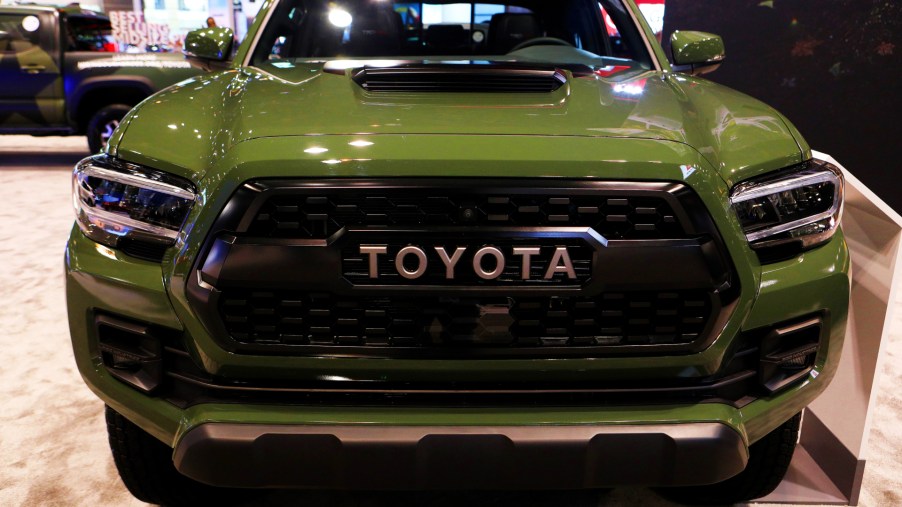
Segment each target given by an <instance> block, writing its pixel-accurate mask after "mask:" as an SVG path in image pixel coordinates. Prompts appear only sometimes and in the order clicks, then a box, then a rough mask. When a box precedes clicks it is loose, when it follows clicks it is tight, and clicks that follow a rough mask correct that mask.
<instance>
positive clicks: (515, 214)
mask: <svg viewBox="0 0 902 507" xmlns="http://www.w3.org/2000/svg"><path fill="white" fill-rule="evenodd" d="M418 193H419V191H417V190H408V191H405V192H398V193H390V194H389V193H386V194H383V195H371V194H370V195H368V194H364V193H360V192H345V193H336V194H331V195H328V196H327V195H278V196H273V197H271V198H270V199H268V200H267V201H266V203H265V204H264V205H263V206H262V208H261V209H260V211H259V212H258V213H257V215H256V216H255V217H254V220H253V222H252V223H251V225H250V228H249V230H248V232H249V233H250V234H252V235H255V236H263V237H277V238H312V239H316V238H327V237H329V236H331V235H332V234H334V233H336V232H337V231H339V230H340V229H341V228H343V227H354V226H357V227H391V226H427V227H428V226H499V227H506V226H519V227H538V226H557V227H591V228H593V229H595V230H596V231H597V232H598V233H599V234H602V235H603V236H604V237H606V238H608V239H671V238H679V237H682V236H683V230H682V228H681V226H680V224H679V223H678V221H677V220H676V218H675V216H674V212H673V210H672V209H671V207H670V205H669V204H668V203H667V201H665V200H664V199H662V198H657V197H644V196H643V197H605V196H591V195H581V196H570V197H568V196H553V195H552V196H548V195H508V196H502V195H497V196H492V195H472V194H470V195H465V196H456V195H441V194H435V193H431V194H426V195H417V194H418Z"/></svg>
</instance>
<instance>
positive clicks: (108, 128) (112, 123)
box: [87, 104, 132, 153]
mask: <svg viewBox="0 0 902 507" xmlns="http://www.w3.org/2000/svg"><path fill="white" fill-rule="evenodd" d="M131 109H132V106H129V105H126V104H110V105H109V106H106V107H102V108H100V109H99V110H98V111H97V112H96V113H94V115H93V116H91V119H90V120H89V121H88V128H87V136H88V147H89V148H90V149H91V153H97V152H99V151H100V150H102V149H103V148H104V147H105V146H106V143H107V141H109V140H110V136H111V135H113V131H114V130H116V127H118V126H119V121H120V120H122V117H124V116H125V114H126V113H128V112H129V111H130V110H131Z"/></svg>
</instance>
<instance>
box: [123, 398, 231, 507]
mask: <svg viewBox="0 0 902 507" xmlns="http://www.w3.org/2000/svg"><path fill="white" fill-rule="evenodd" d="M106 427H107V433H109V437H110V448H111V449H112V451H113V461H115V462H116V469H117V470H118V471H119V477H121V478H122V482H123V483H125V487H126V488H128V490H129V492H131V494H132V495H134V497H135V498H137V499H138V500H141V501H142V502H147V503H152V504H160V505H164V506H180V505H185V506H187V505H234V504H236V503H240V502H242V501H245V500H247V496H248V494H247V491H244V490H232V489H225V488H214V487H212V486H207V485H206V484H202V483H199V482H197V481H194V480H192V479H189V478H188V477H185V476H184V475H182V474H180V473H179V472H178V471H177V470H176V469H175V465H173V464H172V449H171V448H169V446H167V445H166V444H164V443H162V442H160V441H159V440H157V439H156V438H154V437H153V436H151V435H150V434H148V433H147V432H145V431H144V430H142V429H141V428H139V427H138V426H136V425H135V424H133V423H132V422H131V421H129V420H128V419H126V418H125V417H123V416H122V415H121V414H120V413H118V412H116V411H115V410H113V409H112V408H110V407H106Z"/></svg>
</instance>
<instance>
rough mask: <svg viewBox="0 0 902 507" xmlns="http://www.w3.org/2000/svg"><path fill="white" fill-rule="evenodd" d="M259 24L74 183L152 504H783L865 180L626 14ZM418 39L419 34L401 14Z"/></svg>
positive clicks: (681, 42)
mask: <svg viewBox="0 0 902 507" xmlns="http://www.w3.org/2000/svg"><path fill="white" fill-rule="evenodd" d="M445 3H446V2H441V1H438V0H436V1H435V2H433V3H431V4H420V3H416V4H412V3H409V2H405V3H403V4H401V3H394V2H392V1H372V0H340V1H331V2H327V1H325V0H271V1H268V2H266V3H265V4H264V5H263V7H262V9H261V11H260V14H259V15H258V16H257V19H256V21H255V23H254V25H253V27H252V28H251V29H250V31H249V33H248V36H247V38H246V40H245V42H244V43H243V44H242V45H241V47H240V48H239V49H238V50H237V53H235V56H234V57H233V58H231V59H230V58H229V55H231V54H232V51H231V47H230V46H231V44H232V35H231V33H230V31H229V30H227V29H222V28H210V29H203V30H199V31H196V32H192V33H191V34H189V36H188V40H187V43H186V50H187V52H188V54H189V59H190V60H192V61H194V62H196V63H197V64H198V65H202V66H204V67H209V68H219V69H220V70H219V71H218V72H215V73H213V74H207V75H203V76H200V77H197V78H194V79H192V80H189V81H187V82H184V83H181V84H179V85H177V86H175V87H171V88H169V89H167V90H165V91H163V92H161V93H158V94H156V95H154V96H153V97H151V98H150V99H148V100H146V101H144V102H143V103H142V104H140V105H139V106H138V107H136V108H135V109H134V110H132V111H131V112H130V113H129V114H128V115H127V116H126V118H125V119H124V120H123V122H122V124H121V125H119V127H118V128H117V129H116V131H115V133H114V134H113V136H112V137H111V139H110V142H109V144H108V145H107V147H106V149H105V150H104V152H103V153H102V154H99V155H96V156H93V157H91V158H87V159H85V160H83V161H82V162H80V163H79V164H78V166H77V167H76V168H75V171H74V174H73V178H74V185H73V192H74V196H73V197H74V199H73V200H74V205H75V213H76V217H77V219H76V224H75V226H74V227H73V229H72V233H71V237H70V239H69V243H68V247H67V250H66V258H65V265H66V277H67V294H68V310H69V320H70V326H71V334H72V342H73V345H74V352H75V357H76V360H77V362H78V367H79V370H80V371H81V374H82V375H83V376H84V379H85V381H86V382H87V384H88V385H89V386H90V387H91V389H93V390H94V392H96V393H97V395H98V396H99V397H100V398H102V399H103V401H104V402H105V403H106V405H107V406H108V408H107V421H108V429H109V433H110V443H111V446H112V450H113V455H114V458H115V462H116V466H117V467H118V470H119V472H120V475H121V476H122V478H123V481H124V482H125V484H126V486H127V487H128V488H129V490H130V491H131V492H132V493H134V495H135V496H136V497H138V498H140V499H142V500H145V501H149V502H159V503H164V504H179V503H184V504H190V503H192V502H195V503H196V502H198V501H201V500H198V499H202V500H205V501H209V500H210V499H211V498H214V496H213V495H215V497H216V498H219V499H221V500H222V499H225V500H230V499H234V498H235V495H234V494H232V492H233V490H232V489H231V488H242V489H256V488H320V489H354V490H377V489H392V490H449V489H468V490H479V489H521V488H525V489H546V490H547V489H584V488H607V487H614V486H618V485H647V486H653V487H659V488H661V491H663V492H665V493H666V494H668V495H670V496H672V497H674V498H677V499H682V500H684V501H691V502H709V503H721V502H734V501H740V500H746V499H750V498H756V497H759V496H762V495H765V494H767V493H768V492H769V491H771V490H773V489H774V488H775V487H776V485H777V484H778V483H779V482H780V480H781V479H782V476H783V474H784V473H785V471H786V470H787V467H788V465H789V460H790V458H791V457H792V453H793V448H794V446H795V442H796V437H797V434H798V430H799V421H800V415H799V414H800V413H801V412H802V410H803V409H804V408H805V406H806V405H807V404H808V403H809V402H811V401H812V400H813V399H815V397H816V396H817V395H818V394H819V393H820V392H822V391H823V390H824V388H825V387H826V386H827V385H828V383H829V382H830V379H831V378H832V377H833V374H834V372H835V370H836V367H837V364H838V359H839V357H838V356H839V354H840V350H841V348H842V341H843V335H844V329H845V323H846V315H847V308H848V300H849V251H848V249H847V247H846V243H845V241H844V239H843V233H842V229H841V228H840V219H841V214H842V206H843V177H842V173H841V171H840V170H839V169H838V168H837V167H835V166H833V165H831V164H830V163H827V162H825V161H823V160H818V159H817V158H814V157H813V156H812V152H811V150H810V148H809V147H808V145H807V144H806V143H805V141H804V140H803V138H802V137H801V135H800V134H799V133H798V132H797V131H796V130H795V128H794V127H793V126H792V125H791V124H790V123H789V121H787V119H786V118H784V117H783V116H782V115H780V113H778V112H776V111H774V110H773V109H771V108H770V107H768V106H766V105H765V104H762V103H760V102H758V101H756V100H753V99H751V98H749V97H747V96H744V95H742V94H740V93H737V92H734V91H732V90H729V89H727V88H724V87H722V86H718V85H716V84H713V83H711V82H709V81H706V80H704V79H700V78H698V77H695V76H696V75H697V74H701V73H703V72H705V71H709V70H711V69H713V68H715V67H716V66H717V65H719V64H720V63H721V61H722V60H723V57H724V46H723V42H722V41H721V39H720V38H719V37H717V36H714V35H711V34H706V33H699V32H676V33H675V34H673V36H672V47H673V50H672V53H671V54H670V55H665V54H664V52H663V50H662V49H661V46H660V45H659V44H658V43H657V42H656V40H655V38H654V36H653V34H652V33H651V31H650V30H649V28H648V26H647V25H646V23H645V21H644V20H643V19H642V17H641V15H640V13H639V11H638V9H637V8H636V5H635V4H634V2H633V1H632V0H602V1H601V2H598V1H596V0H565V1H554V2H550V1H538V0H511V2H510V3H507V4H504V5H501V4H497V5H496V4H486V3H477V4H467V5H468V7H469V8H468V9H460V8H459V5H460V0H454V4H455V5H454V6H452V5H444V4H445ZM402 11H403V13H404V14H405V15H404V16H401V15H400V14H401V13H402Z"/></svg>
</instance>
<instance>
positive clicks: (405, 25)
mask: <svg viewBox="0 0 902 507" xmlns="http://www.w3.org/2000/svg"><path fill="white" fill-rule="evenodd" d="M275 9H276V10H275V11H274V12H273V15H272V17H271V18H270V20H269V22H268V24H267V25H266V26H265V27H264V28H263V33H262V34H261V37H260V40H259V43H258V44H257V46H256V48H255V50H254V53H253V58H252V64H254V65H260V64H264V63H266V62H268V61H270V60H278V59H308V60H328V59H336V58H358V59H359V58H390V59H405V58H406V59H427V58H428V59H436V58H435V57H439V58H437V59H441V60H449V59H453V58H448V57H463V58H464V59H488V60H504V61H511V60H513V61H520V60H526V61H537V60H541V61H544V62H549V63H598V64H601V62H600V61H598V60H599V59H602V58H604V59H622V60H628V61H631V62H632V63H633V64H634V65H637V66H641V67H645V68H650V67H651V61H650V58H649V54H648V52H647V49H646V46H645V44H644V42H643V39H642V38H641V36H640V33H639V28H638V27H637V26H636V25H635V23H634V22H633V19H632V18H631V17H630V15H629V13H628V12H627V10H626V7H625V6H624V5H623V4H622V3H621V2H620V0H603V1H601V2H598V1H596V0H563V1H561V0H558V1H537V0H533V1H530V0H514V1H513V2H512V3H505V4H496V3H462V2H454V3H444V2H440V1H438V2H433V3H415V2H393V1H391V0H341V1H337V2H336V1H331V2H330V1H325V0H282V1H281V2H280V3H279V5H277V6H276V8H275ZM474 57H475V58H474ZM587 60H588V61H587Z"/></svg>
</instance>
